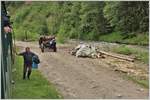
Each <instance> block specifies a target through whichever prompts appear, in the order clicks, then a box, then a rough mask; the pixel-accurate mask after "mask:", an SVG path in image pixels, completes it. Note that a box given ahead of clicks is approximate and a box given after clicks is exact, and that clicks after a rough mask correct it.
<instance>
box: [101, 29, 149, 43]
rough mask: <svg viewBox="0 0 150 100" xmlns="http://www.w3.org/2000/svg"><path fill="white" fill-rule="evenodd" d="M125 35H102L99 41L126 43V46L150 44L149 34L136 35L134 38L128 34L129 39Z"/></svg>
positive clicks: (118, 33)
mask: <svg viewBox="0 0 150 100" xmlns="http://www.w3.org/2000/svg"><path fill="white" fill-rule="evenodd" d="M125 34H126V33H125ZM125 34H121V33H120V32H113V33H110V34H105V35H101V36H100V37H99V40H100V41H106V42H119V43H126V44H135V45H148V44H149V36H148V33H141V34H136V35H135V36H133V34H128V37H127V35H125ZM125 37H126V38H125Z"/></svg>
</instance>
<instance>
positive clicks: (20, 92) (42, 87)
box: [12, 56, 62, 99]
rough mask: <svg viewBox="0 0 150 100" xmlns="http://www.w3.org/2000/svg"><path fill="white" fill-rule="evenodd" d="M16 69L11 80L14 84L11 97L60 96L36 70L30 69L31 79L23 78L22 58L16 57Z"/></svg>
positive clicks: (37, 97)
mask: <svg viewBox="0 0 150 100" xmlns="http://www.w3.org/2000/svg"><path fill="white" fill-rule="evenodd" d="M13 68H16V71H15V72H13V80H14V81H15V84H14V86H13V89H12V98H15V99H18V98H19V99H29V98H30V99H35V98H36V99H59V98H62V96H61V95H60V94H59V93H58V91H57V90H56V89H55V87H54V86H53V85H52V84H51V83H49V82H48V81H47V80H46V79H45V78H44V77H43V76H42V75H41V73H40V72H39V71H38V70H37V69H34V70H32V74H31V79H30V80H23V79H22V72H23V59H22V57H18V56H17V57H16V61H15V65H14V66H13Z"/></svg>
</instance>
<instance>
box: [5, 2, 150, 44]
mask: <svg viewBox="0 0 150 100" xmlns="http://www.w3.org/2000/svg"><path fill="white" fill-rule="evenodd" d="M6 5H7V8H8V11H9V14H10V16H11V20H12V21H13V29H14V32H15V36H16V38H17V39H19V40H24V39H25V38H26V35H27V37H28V39H29V40H37V39H38V38H39V36H40V35H56V36H57V40H58V41H59V42H61V43H63V42H65V41H66V40H69V39H78V40H90V41H107V42H118V43H129V44H138V45H148V40H149V39H148V32H149V2H148V1H46V2H40V1H37V2H24V1H16V2H11V1H9V2H7V3H6Z"/></svg>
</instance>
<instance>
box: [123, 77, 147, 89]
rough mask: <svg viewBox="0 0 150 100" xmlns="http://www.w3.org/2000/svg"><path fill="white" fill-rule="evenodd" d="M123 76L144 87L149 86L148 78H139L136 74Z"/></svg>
mask: <svg viewBox="0 0 150 100" xmlns="http://www.w3.org/2000/svg"><path fill="white" fill-rule="evenodd" d="M123 78H125V79H127V80H132V81H133V82H135V83H137V84H139V85H140V86H142V87H144V88H147V89H148V88H149V80H148V79H138V78H136V77H134V76H129V75H124V76H123Z"/></svg>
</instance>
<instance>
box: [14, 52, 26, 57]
mask: <svg viewBox="0 0 150 100" xmlns="http://www.w3.org/2000/svg"><path fill="white" fill-rule="evenodd" d="M24 53H25V52H21V53H17V52H16V55H18V56H23V55H24Z"/></svg>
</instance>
